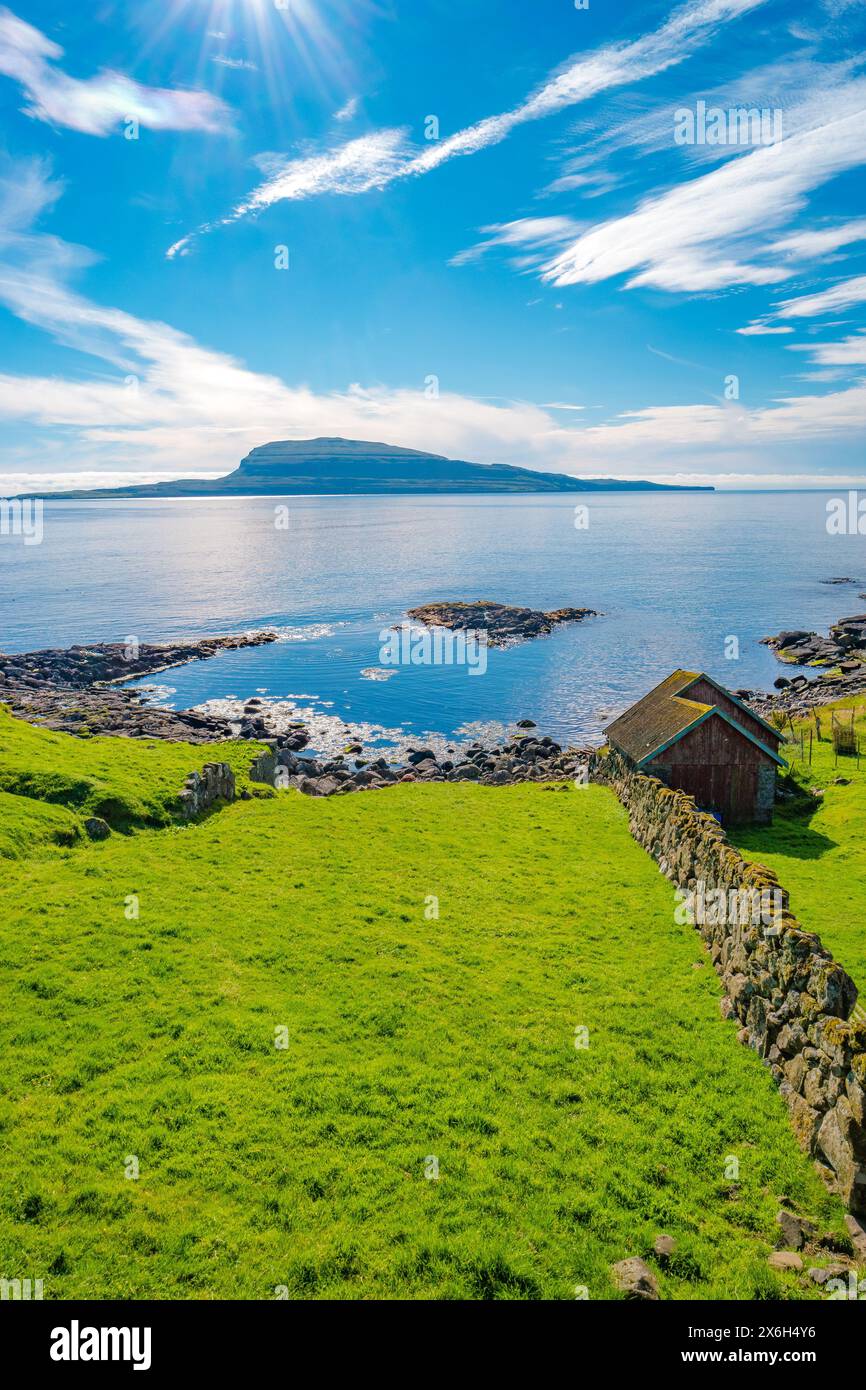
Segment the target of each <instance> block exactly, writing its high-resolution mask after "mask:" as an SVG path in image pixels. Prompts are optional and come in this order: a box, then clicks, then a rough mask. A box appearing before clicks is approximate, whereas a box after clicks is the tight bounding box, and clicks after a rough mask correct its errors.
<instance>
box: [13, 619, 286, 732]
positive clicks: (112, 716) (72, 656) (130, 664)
mask: <svg viewBox="0 0 866 1390" xmlns="http://www.w3.org/2000/svg"><path fill="white" fill-rule="evenodd" d="M276 640H277V637H276V633H274V632H270V631H264V632H250V633H240V634H237V635H231V636H227V637H203V638H200V639H198V640H195V641H190V642H167V643H161V644H159V645H154V644H151V643H147V642H142V643H137V642H134V641H131V640H130V641H127V642H125V643H123V642H98V643H95V644H94V645H92V646H74V647H66V648H50V649H47V650H45V651H37V652H23V653H18V654H13V655H6V654H3V653H0V701H2V703H3V704H6V705H8V706H9V708H10V709H11V710H12V713H13V714H16V715H17V716H18V717H19V718H21V719H26V720H28V721H29V722H30V723H31V724H39V725H42V726H43V727H44V728H48V729H55V730H57V731H58V732H61V733H69V734H79V735H81V734H83V735H89V734H115V735H120V736H124V737H127V738H164V739H175V740H182V741H184V742H187V743H212V742H215V741H220V740H223V739H228V738H232V737H233V736H234V730H233V729H232V727H231V725H230V724H229V723H228V722H227V721H226V720H221V719H212V718H208V717H206V716H204V715H200V714H196V713H194V712H193V711H192V710H178V711H175V710H166V709H158V708H154V707H152V706H150V705H146V704H144V703H143V701H142V699H141V696H140V695H139V694H138V692H137V691H134V690H124V689H122V688H121V687H120V684H119V683H120V682H122V681H128V680H133V679H134V678H135V677H140V676H146V675H148V676H149V675H156V674H157V673H158V672H160V671H166V670H169V669H170V668H171V667H173V666H182V665H185V664H186V663H187V662H190V661H203V660H207V659H208V658H209V657H212V656H216V655H217V654H218V653H219V652H224V651H234V650H236V649H237V648H239V647H256V646H261V645H262V644H264V643H268V642H275V641H276ZM248 722H250V723H251V731H250V732H249V733H248V734H245V735H244V736H245V737H258V736H259V734H260V733H262V732H264V726H263V725H262V726H261V728H260V729H258V728H256V727H255V725H254V724H252V722H251V721H248Z"/></svg>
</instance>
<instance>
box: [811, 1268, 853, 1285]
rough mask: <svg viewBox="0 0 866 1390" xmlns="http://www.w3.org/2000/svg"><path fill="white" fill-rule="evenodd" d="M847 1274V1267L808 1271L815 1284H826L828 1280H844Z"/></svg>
mask: <svg viewBox="0 0 866 1390" xmlns="http://www.w3.org/2000/svg"><path fill="white" fill-rule="evenodd" d="M847 1273H848V1266H847V1265H827V1266H826V1268H825V1269H810V1270H809V1271H808V1274H809V1278H810V1279H811V1280H812V1282H813V1284H826V1282H827V1280H828V1279H844V1278H845V1276H846V1275H847Z"/></svg>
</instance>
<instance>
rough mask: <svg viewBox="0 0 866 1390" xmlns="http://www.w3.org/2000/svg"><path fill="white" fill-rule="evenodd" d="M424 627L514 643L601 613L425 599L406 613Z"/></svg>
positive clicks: (495, 643) (499, 643) (490, 643)
mask: <svg viewBox="0 0 866 1390" xmlns="http://www.w3.org/2000/svg"><path fill="white" fill-rule="evenodd" d="M407 616H408V617H410V618H412V619H413V621H414V622H416V623H422V624H423V626H424V627H445V628H448V629H449V630H450V631H451V632H471V633H483V634H484V636H485V638H486V641H487V645H488V646H490V647H513V646H515V645H516V644H517V643H518V642H528V641H530V640H531V639H532V638H533V637H546V636H547V634H548V633H550V632H552V631H553V629H554V628H555V627H558V626H559V624H560V623H579V622H582V621H583V619H584V618H597V617H599V616H600V615H599V614H598V613H597V612H596V610H595V609H594V608H556V609H554V610H553V611H552V612H549V613H545V612H543V611H542V610H541V609H536V608H514V607H512V606H511V605H509V604H507V603H492V602H490V600H488V599H476V600H475V602H474V603H464V602H452V603H425V604H422V605H421V607H420V608H410V609H409V612H408V614H407Z"/></svg>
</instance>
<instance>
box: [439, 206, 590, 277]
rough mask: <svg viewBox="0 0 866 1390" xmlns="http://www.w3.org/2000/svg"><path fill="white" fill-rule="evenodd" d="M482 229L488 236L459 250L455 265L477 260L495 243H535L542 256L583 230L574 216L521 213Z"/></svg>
mask: <svg viewBox="0 0 866 1390" xmlns="http://www.w3.org/2000/svg"><path fill="white" fill-rule="evenodd" d="M481 230H482V232H483V233H486V237H485V240H484V241H480V242H479V243H478V244H477V245H476V246H470V247H469V248H468V249H467V250H466V251H459V252H458V253H457V255H456V256H453V257H452V259H451V261H450V264H451V265H467V264H468V263H469V262H470V261H477V260H479V259H480V257H481V256H483V255H484V252H485V251H488V250H490V248H491V247H493V246H510V247H515V248H517V247H520V248H525V247H527V246H531V247H532V248H533V249H534V250H535V251H537V252H538V253H539V257H541V256H542V254H543V252H544V251H546V250H547V249H548V248H549V247H551V246H562V245H564V243H565V242H567V241H571V240H572V238H573V237H574V236H575V235H576V234H577V232H578V231H579V230H580V223H579V222H576V221H575V219H574V218H573V217H519V218H517V219H516V220H515V221H514V222H503V223H501V224H500V225H499V226H495V227H482V228H481Z"/></svg>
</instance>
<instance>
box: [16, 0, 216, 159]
mask: <svg viewBox="0 0 866 1390" xmlns="http://www.w3.org/2000/svg"><path fill="white" fill-rule="evenodd" d="M62 57H63V49H62V48H60V47H59V45H58V44H56V43H54V42H53V41H52V40H51V39H49V38H47V37H46V35H45V34H43V33H41V32H40V30H38V29H35V28H34V27H33V25H31V24H27V23H26V22H25V21H24V20H23V19H19V18H18V16H17V15H15V14H13V13H12V11H11V10H8V9H5V8H0V74H2V75H3V76H5V77H10V78H12V80H13V81H15V82H17V83H19V85H20V86H21V87H22V89H23V91H24V93H25V96H26V98H27V104H26V106H25V107H24V111H25V113H26V114H27V115H28V116H32V117H33V118H34V119H35V120H38V121H45V122H47V123H48V124H50V125H56V126H65V127H66V128H67V129H69V130H77V131H80V132H81V133H82V134H84V135H108V134H109V133H110V132H111V131H112V130H113V129H114V128H115V127H116V126H117V125H118V124H119V122H121V121H125V120H137V121H139V122H140V124H141V125H143V126H146V127H148V128H149V129H150V130H200V131H206V132H211V133H213V132H219V131H225V130H228V129H230V128H231V116H230V112H229V108H228V107H227V106H226V104H225V103H224V102H223V101H221V100H220V99H219V97H215V96H212V95H211V93H210V92H204V91H182V90H179V89H176V88H171V87H145V86H142V84H141V83H140V82H135V81H133V80H132V78H130V77H126V76H125V75H124V74H123V73H119V72H110V71H103V72H100V73H98V74H97V76H95V77H89V78H86V79H81V78H77V77H70V76H68V74H67V73H65V72H64V71H63V69H62V68H60V67H58V66H57V64H58V62H59V60H60V59H61V58H62Z"/></svg>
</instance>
